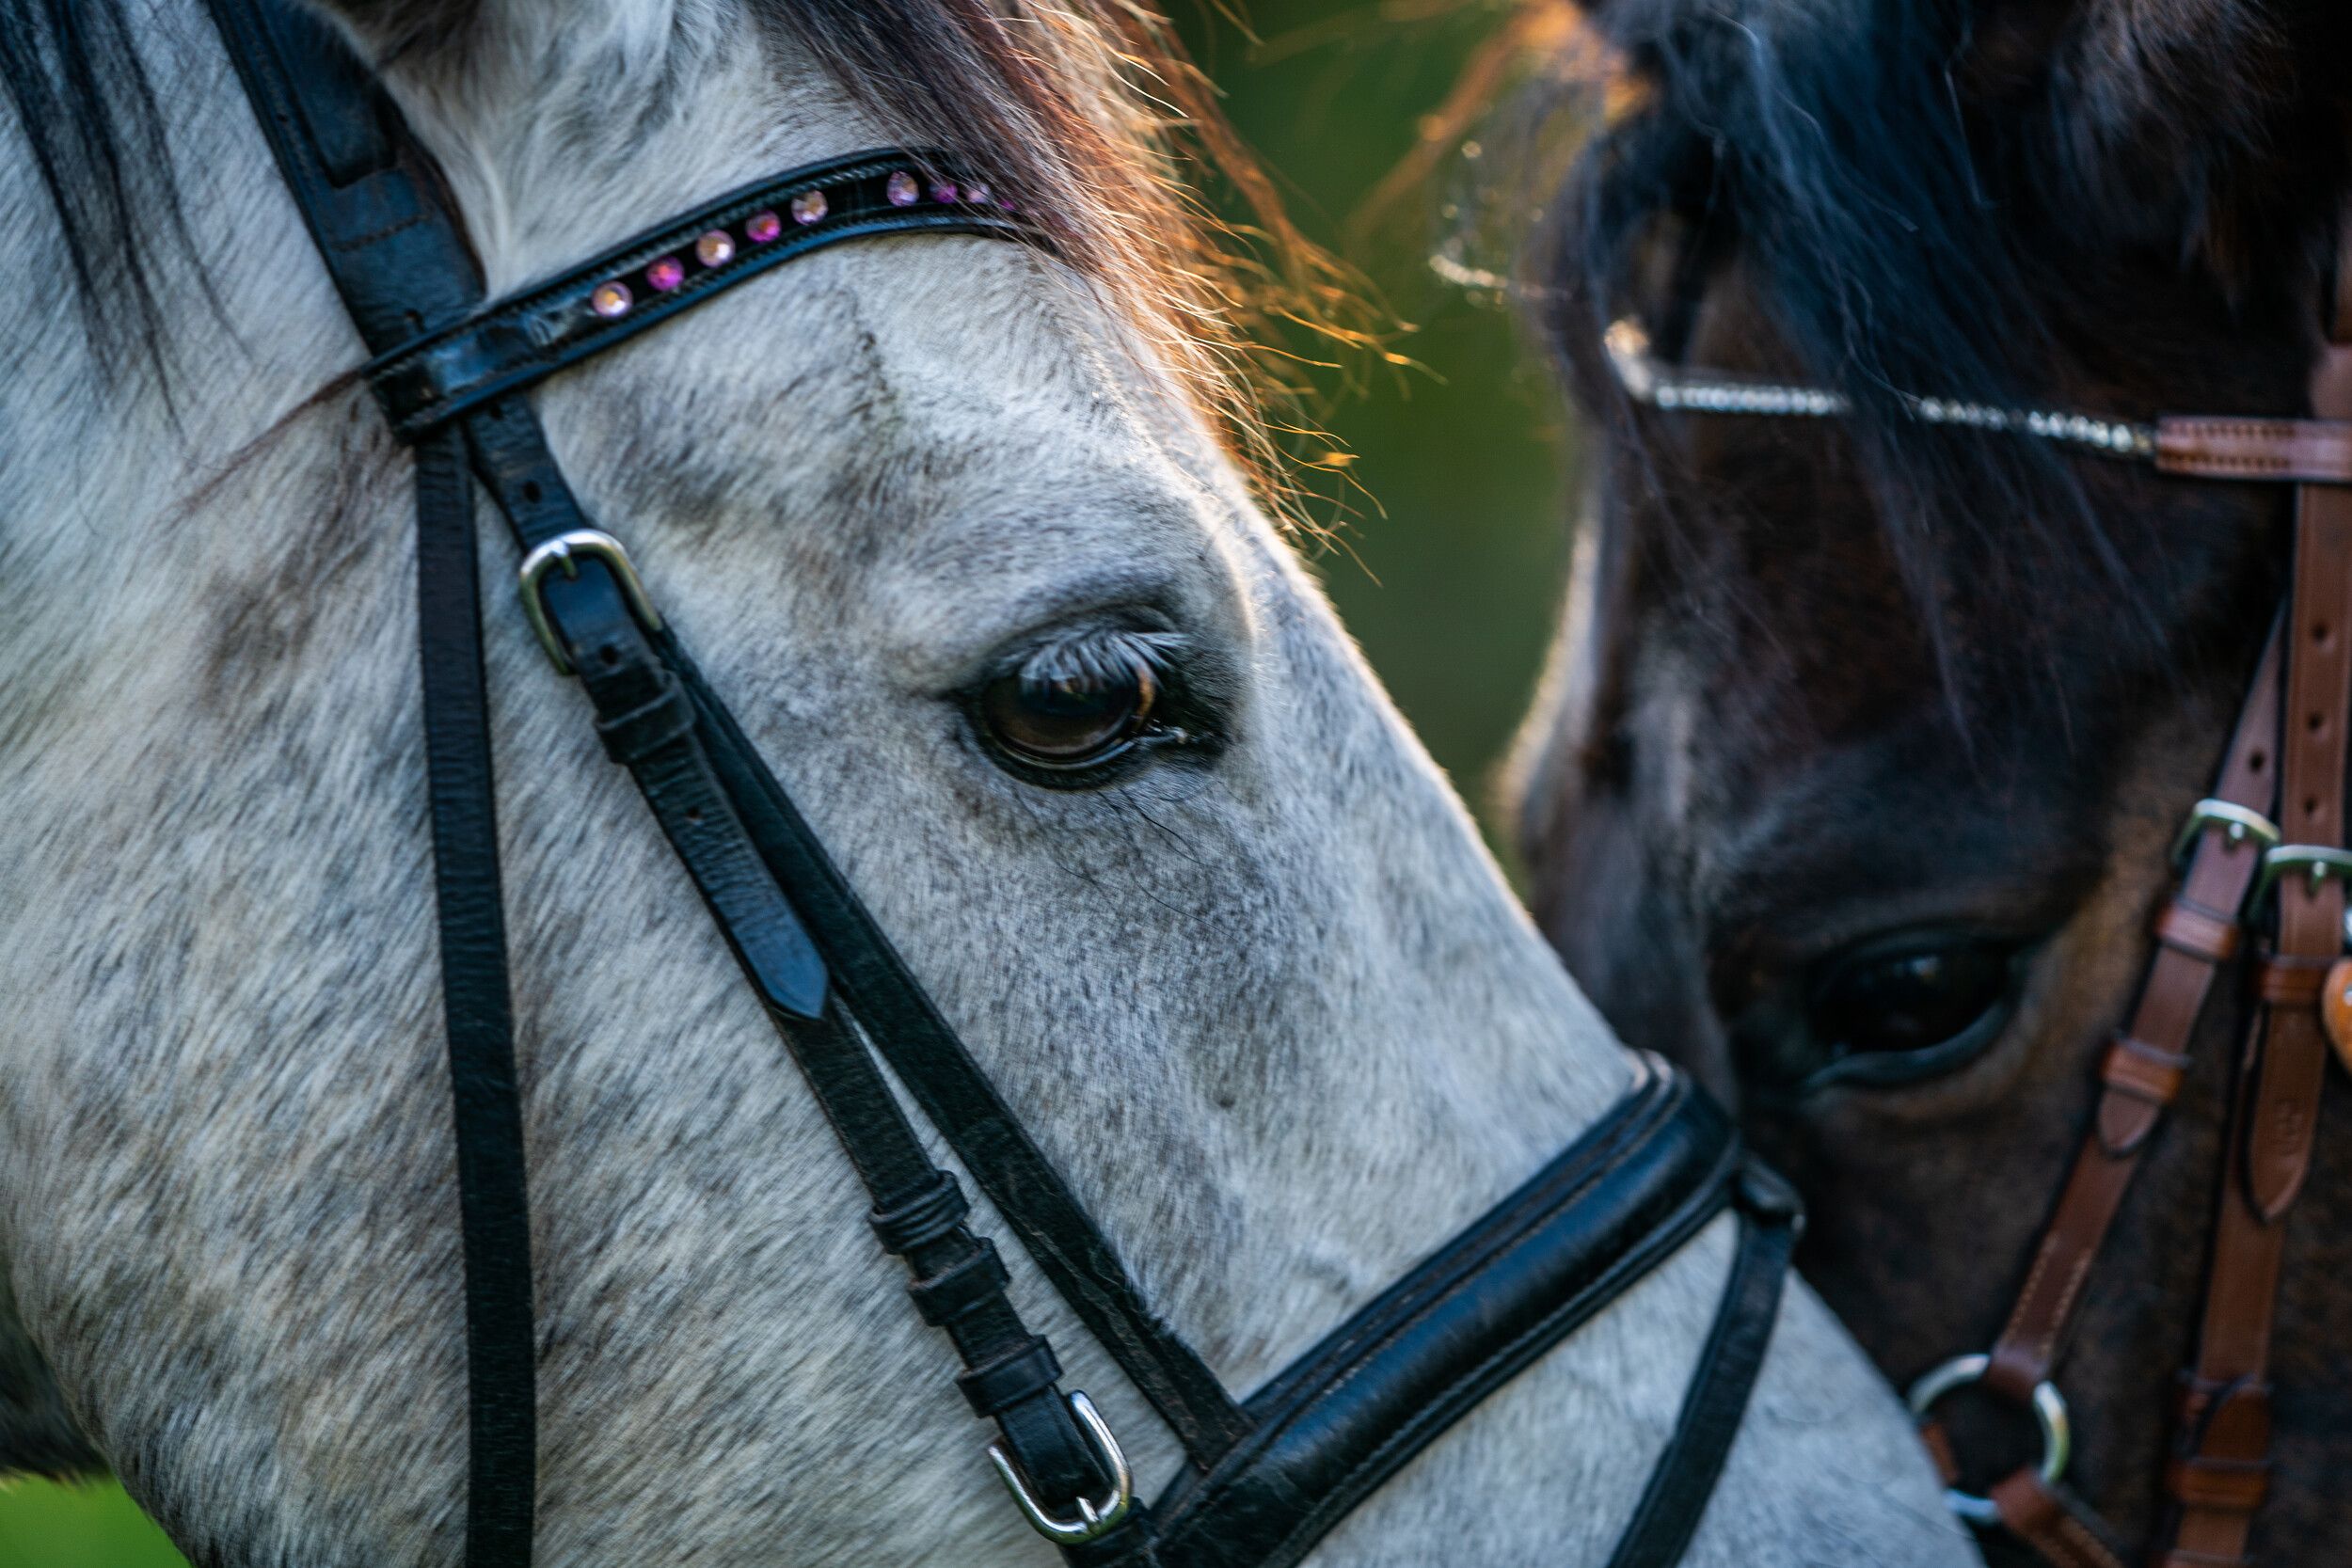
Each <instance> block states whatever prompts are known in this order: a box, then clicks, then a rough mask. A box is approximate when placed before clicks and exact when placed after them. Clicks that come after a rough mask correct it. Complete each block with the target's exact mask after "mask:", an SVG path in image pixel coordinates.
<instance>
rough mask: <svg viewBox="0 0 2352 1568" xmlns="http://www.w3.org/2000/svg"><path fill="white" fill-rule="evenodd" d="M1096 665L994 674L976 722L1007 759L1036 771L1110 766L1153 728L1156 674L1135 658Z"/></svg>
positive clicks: (983, 694)
mask: <svg viewBox="0 0 2352 1568" xmlns="http://www.w3.org/2000/svg"><path fill="white" fill-rule="evenodd" d="M1101 663H1102V666H1103V667H1101V668H1097V669H1091V670H1088V671H1086V672H1085V673H1074V674H1069V675H1063V676H1057V677H1053V678H1044V679H1041V678H1039V677H1038V676H1036V675H1032V674H1028V673H1009V674H1004V675H999V676H997V677H996V678H995V679H994V680H993V681H991V682H989V684H988V685H987V687H986V688H985V689H982V691H981V692H980V701H979V717H980V722H981V724H982V725H983V727H985V729H986V730H987V732H988V737H989V739H991V740H992V741H993V742H994V743H995V744H996V745H997V746H998V747H1000V748H1002V749H1003V750H1004V752H1006V753H1007V754H1009V756H1011V757H1013V758H1015V759H1017V760H1018V761H1021V762H1025V763H1027V764H1029V765H1030V766H1031V767H1035V768H1056V769H1073V768H1091V767H1094V766H1096V765H1098V764H1100V763H1104V762H1108V761H1109V760H1110V759H1111V758H1113V757H1115V756H1117V755H1118V754H1119V753H1120V752H1123V751H1125V750H1126V749H1127V748H1128V747H1129V746H1130V745H1132V744H1133V743H1134V741H1135V740H1136V736H1140V735H1142V734H1143V733H1144V732H1145V731H1146V730H1147V729H1148V728H1150V726H1151V723H1152V707H1153V705H1155V704H1156V703H1157V702H1158V701H1159V695H1160V683H1159V677H1158V676H1157V675H1156V674H1154V673H1152V665H1151V662H1150V660H1148V659H1146V658H1145V657H1142V656H1141V655H1140V654H1137V653H1127V654H1122V655H1120V657H1116V658H1114V659H1107V660H1103V661H1101Z"/></svg>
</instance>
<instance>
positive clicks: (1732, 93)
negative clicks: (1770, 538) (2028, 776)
mask: <svg viewBox="0 0 2352 1568" xmlns="http://www.w3.org/2000/svg"><path fill="white" fill-rule="evenodd" d="M1544 3H1546V0H1538V4H1539V5H1542V4H1544ZM2348 44H2352V40H2347V39H2346V38H2345V36H2344V17H2343V15H2342V14H2341V12H2340V10H2339V9H2338V8H2331V7H2327V6H2324V5H2317V4H2311V3H2307V0H2087V3H2085V4H2081V5H2074V6H2065V7H2019V6H2009V5H2002V4H1995V3H1991V0H1982V3H1980V0H1862V3H1857V4H1851V5H1848V4H1838V5H1827V4H1822V3H1820V0H1735V3H1733V4H1729V5H1725V4H1718V3H1713V0H1709V3H1706V4H1698V3H1693V0H1614V3H1608V4H1600V5H1595V6H1591V7H1588V8H1585V14H1584V15H1583V17H1582V20H1581V25H1580V27H1579V28H1578V30H1577V31H1576V32H1575V33H1574V34H1573V35H1572V39H1571V43H1570V53H1569V58H1568V59H1567V60H1566V61H1565V64H1561V63H1557V62H1555V68H1554V69H1552V70H1550V71H1547V72H1545V73H1544V74H1543V77H1542V83H1543V86H1542V87H1539V89H1538V90H1537V93H1536V105H1535V106H1536V109H1537V110H1538V112H1539V113H1542V114H1549V115H1550V116H1551V117H1553V118H1555V119H1562V120H1565V121H1568V122H1570V123H1571V124H1573V125H1574V126H1576V127H1578V128H1579V129H1578V130H1577V131H1576V132H1574V133H1572V134H1573V135H1574V136H1575V138H1576V139H1577V141H1578V142H1579V145H1580V152H1579V156H1578V159H1577V162H1576V165H1575V167H1574V171H1573V173H1572V174H1571V175H1570V176H1569V179H1568V194H1567V197H1566V198H1565V200H1560V201H1558V202H1557V203H1556V205H1555V209H1554V210H1555V213H1556V216H1555V218H1554V220H1553V222H1552V224H1551V226H1550V227H1549V229H1548V230H1546V231H1545V232H1544V233H1543V234H1542V235H1541V236H1540V237H1539V240H1538V242H1537V244H1536V245H1535V246H1534V250H1533V252H1532V254H1531V255H1530V256H1529V257H1528V259H1527V262H1526V265H1527V267H1528V270H1529V272H1530V273H1531V275H1532V277H1533V278H1534V284H1535V287H1536V290H1537V293H1538V294H1539V296H1540V297H1541V298H1543V299H1544V301H1545V307H1544V309H1545V313H1546V316H1547V321H1546V325H1547V327H1548V329H1549V330H1548V336H1549V337H1550V338H1551V339H1552V340H1553V341H1556V342H1557V343H1559V344H1560V345H1561V346H1562V347H1563V348H1564V350H1565V352H1566V354H1567V356H1568V357H1569V359H1570V361H1571V365H1572V369H1573V370H1574V372H1575V376H1576V380H1577V383H1578V388H1579V391H1580V393H1581V395H1582V396H1583V397H1584V399H1585V400H1586V402H1587V403H1588V404H1590V405H1591V406H1592V408H1593V410H1594V412H1595V413H1596V414H1597V416H1598V418H1599V420H1601V421H1602V422H1603V423H1604V424H1605V425H1606V426H1607V428H1608V429H1609V431H1610V435H1611V438H1612V440H1613V444H1614V445H1615V446H1616V448H1617V449H1618V451H1620V453H1621V454H1622V455H1624V456H1627V457H1629V458H1631V459H1633V460H1634V464H1635V467H1637V468H1641V467H1646V468H1647V469H1649V470H1650V471H1651V472H1652V473H1653V474H1655V473H1656V472H1657V471H1658V470H1659V469H1661V468H1663V469H1666V470H1671V469H1672V467H1673V466H1674V454H1673V452H1672V451H1669V450H1664V449H1662V448H1661V447H1660V445H1659V444H1658V442H1657V436H1659V434H1660V433H1661V432H1660V427H1659V426H1658V424H1657V423H1656V422H1655V421H1643V420H1635V419H1633V418H1631V417H1630V414H1631V410H1630V409H1629V406H1628V405H1627V404H1625V403H1624V402H1623V401H1622V399H1621V398H1620V397H1619V396H1618V394H1617V392H1616V389H1615V388H1614V387H1613V385H1612V383H1611V381H1610V378H1609V376H1608V374H1607V372H1606V366H1605V361H1604V360H1603V358H1602V356H1600V354H1599V352H1598V346H1597V345H1598V341H1599V337H1600V333H1601V331H1602V329H1603V328H1605V327H1606V326H1607V325H1608V324H1609V323H1610V322H1611V321H1613V320H1614V319H1616V318H1618V317H1622V316H1627V315H1633V316H1637V317H1640V318H1643V319H1644V320H1645V324H1646V325H1647V326H1648V327H1649V330H1650V332H1651V335H1652V337H1653V339H1654V340H1655V341H1657V342H1659V343H1660V345H1661V347H1662V348H1663V349H1664V351H1665V352H1667V353H1669V354H1670V355H1677V356H1679V355H1682V354H1684V353H1685V352H1686V351H1687V350H1688V349H1689V348H1690V347H1691V344H1692V337H1693V335H1694V334H1695V333H1697V332H1699V331H1701V330H1702V329H1704V328H1705V327H1706V326H1707V325H1708V323H1709V322H1710V321H1711V322H1712V323H1713V324H1714V325H1716V326H1717V327H1719V328H1720V327H1721V326H1722V325H1723V323H1724V316H1725V315H1726V314H1732V315H1735V316H1738V317H1741V318H1744V320H1745V321H1746V322H1747V324H1748V325H1747V326H1746V327H1745V328H1744V329H1743V330H1744V337H1745V339H1746V341H1747V342H1749V343H1750V344H1752V345H1756V352H1757V353H1758V354H1759V355H1760V356H1762V357H1763V360H1764V363H1762V364H1760V365H1756V366H1751V367H1749V368H1756V369H1765V368H1769V369H1770V370H1771V371H1772V373H1773V374H1774V375H1775V377H1776V378H1783V379H1802V380H1804V381H1808V382H1814V383H1818V384H1821V385H1826V386H1829V387H1832V388H1836V389H1837V390H1839V391H1841V392H1843V393H1845V394H1846V395H1847V397H1848V398H1849V399H1850V400H1851V404H1852V405H1853V408H1854V410H1855V414H1854V418H1853V419H1852V420H1851V421H1848V422H1847V423H1846V424H1845V425H1844V426H1843V429H1842V431H1841V432H1840V435H1841V436H1843V437H1844V438H1845V439H1846V440H1848V441H1849V442H1850V444H1851V450H1852V451H1853V453H1854V455H1855V457H1856V459H1857V460H1858V463H1859V466H1860V468H1861V471H1862V475H1863V477H1864V479H1865V481H1866V483H1867V488H1868V490H1869V493H1870V496H1871V499H1872V503H1873V506H1874V508H1875V511H1876V513H1877V521H1878V526H1879V528H1880V531H1881V532H1882V534H1883V544H1884V548H1885V550H1886V552H1887V558H1888V561H1889V562H1890V563H1891V566H1892V568H1893V569H1894V570H1896V571H1897V572H1898V573H1899V575H1900V576H1901V578H1902V579H1903V582H1904V586H1905V588H1906V591H1907V592H1908V593H1909V594H1910V595H1911V597H1912V599H1913V601H1914V603H1915V605H1916V606H1917V608H1918V611H1919V615H1920V618H1921V625H1922V626H1923V627H1924V628H1925V630H1926V632H1927V634H1928V635H1929V636H1930V637H1931V639H1934V640H1936V641H1937V643H1938V646H1937V648H1936V650H1935V652H1936V655H1937V657H1938V661H1939V667H1940V668H1941V669H1942V670H1943V673H1944V678H1945V679H1946V680H1947V682H1955V681H1960V680H1963V679H1964V678H1965V674H1964V672H1963V670H1962V669H1961V668H1960V667H1961V666H1962V665H1963V664H1964V663H1965V662H1966V661H1967V659H1968V658H1969V657H1972V656H1971V655H1970V654H1969V653H1968V652H1967V651H1966V650H1963V649H1959V648H1957V647H1955V646H1954V645H1952V644H1951V643H1950V641H1949V638H1950V626H1949V625H1948V622H1949V619H1950V616H1949V610H1950V606H1951V604H1952V601H1953V595H1954V594H1956V593H1959V594H1965V593H1967V592H1970V591H1972V590H1973V589H1974V587H1976V586H1977V585H1979V584H1981V583H1985V582H1989V581H1991V580H1992V579H1993V578H1995V577H2000V578H2002V580H2001V581H2000V584H1999V590H1998V592H1999V594H2000V599H2001V603H2002V604H2003V605H2005V606H2007V607H2010V609H2011V610H2013V612H2014V613H2013V617H2012V618H2013V620H2014V623H2015V628H2016V631H2017V633H2018V636H2017V638H2016V639H2015V640H2011V641H2009V642H2007V643H2005V644H2004V653H2003V657H2008V655H2009V654H2010V653H2011V652H2014V653H2016V654H2017V656H2018V657H2017V658H2015V659H2011V660H2010V665H2009V669H2010V673H2014V672H2015V671H2016V670H2017V669H2018V668H2020V661H2021V660H2022V662H2023V665H2024V666H2026V667H2030V666H2031V665H2034V664H2037V663H2040V664H2047V663H2049V662H2051V661H2053V660H2056V659H2058V658H2060V657H2063V656H2062V655H2061V654H2060V653H2059V652H2058V651H2057V650H2055V649H2052V648H2050V647H2047V646H2043V647H2038V648H2036V647H2030V646H2029V645H2030V644H2031V643H2033V642H2034V641H2035V640H2036V639H2037V638H2038V637H2039V636H2040V633H2039V631H2038V630H2037V628H2038V627H2040V626H2046V625H2049V624H2051V623H2052V622H2053V620H2054V619H2057V618H2058V617H2059V615H2060V612H2063V614H2064V615H2067V616H2071V617H2073V618H2075V619H2079V618H2080V617H2081V615H2082V613H2083V609H2084V607H2085V606H2086V605H2097V606H2099V607H2100V609H2099V610H2098V615H2099V618H2100V619H2101V620H2102V621H2103V622H2104V624H2105V625H2104V632H2105V635H2106V636H2107V637H2108V638H2109V639H2110V640H2112V641H2113V642H2114V643H2115V644H2116V645H2117V646H2119V647H2126V646H2128V647H2129V648H2131V649H2133V650H2136V652H2135V653H2134V654H2133V656H2132V657H2148V656H2150V655H2152V654H2158V653H2160V651H2161V639H2162V635H2163V634H2162V632H2161V629H2160V623H2161V620H2162V616H2163V609H2162V607H2161V606H2152V605H2150V604H2148V603H2146V602H2145V597H2144V588H2145V585H2144V583H2143V582H2141V581H2140V580H2138V574H2137V573H2136V571H2135V570H2134V569H2133V568H2132V567H2131V566H2130V564H2129V562H2131V561H2132V560H2133V559H2135V558H2136V557H2137V555H2138V554H2139V553H2140V552H2142V551H2143V550H2144V549H2145V548H2146V547H2147V546H2148V544H2149V543H2150V542H2149V541H2148V540H2147V539H2145V538H2142V537H2138V536H2136V535H2135V534H2134V533H2133V532H2132V528H2133V527H2134V524H2133V523H2132V522H2131V520H2130V519H2119V518H2117V517H2116V516H2115V515H2112V514H2111V513H2109V514H2103V512H2102V510H2101V509H2100V508H2099V507H2098V506H2096V505H2094V504H2093V499H2092V498H2091V497H2090V495H2089V494H2087V492H2086V487H2085V484H2084V482H2083V477H2082V476H2083V472H2084V470H2083V467H2082V463H2081V460H2079V459H2070V458H2067V457H2064V456H2062V455H2059V454H2057V453H2055V452H2053V451H2048V450H2045V449H2041V448H2038V447H2035V446H2032V445H2028V444H2026V443H2021V442H2019V441H2015V440H2010V439H2004V438H1999V437H1992V436H1965V435H1959V434H1955V433H1952V432H1950V431H1947V430H1935V429H1930V428H1928V427H1924V426H1922V425H1921V424H1919V423H1918V422H1917V421H1916V420H1913V419H1912V418H1911V417H1910V415H1909V412H1908V404H1907V400H1908V399H1909V398H1913V397H1938V398H1956V399H1963V400H1968V401H1973V402H1979V403H1984V404H1994V405H1997V406H2007V407H2017V406H2048V405H2050V404H2052V403H2053V402H2054V401H2056V402H2058V403H2060V404H2071V405H2073V406H2080V407H2085V408H2086V411H2089V412H2094V413H2104V414H2108V415H2114V416H2128V417H2133V418H2149V417H2153V415H2155V414H2157V413H2159V412H2180V411H2184V404H2183V402H2182V400H2183V398H2184V397H2188V398H2195V397H2198V396H2200V395H2203V396H2205V397H2208V398H2217V399H2228V400H2230V401H2228V402H2222V403H2218V404H2217V405H2216V407H2215V408H2214V410H2213V411H2217V412H2219V411H2225V410H2226V411H2233V412H2248V413H2257V412H2259V413H2293V412H2296V411H2297V407H2296V404H2297V401H2298V395H2299V388H2298V387H2297V386H2296V383H2295V376H2294V374H2293V373H2292V372H2291V371H2290V373H2288V374H2286V375H2284V376H2280V375H2279V374H2277V373H2276V372H2277V370H2278V369H2279V367H2278V365H2277V364H2276V363H2273V362H2271V361H2275V360H2276V359H2277V358H2278V357H2279V356H2278V354H2277V353H2275V352H2272V353H2270V354H2269V355H2268V356H2267V358H2266V360H2265V364H2264V365H2263V366H2262V368H2261V372H2260V374H2259V375H2256V374H2254V373H2250V372H2244V371H2243V369H2242V367H2233V372H2223V373H2221V374H2218V375H2217V373H2216V372H2215V371H2214V360H2215V358H2216V356H2214V355H2212V354H2211V353H2209V352H2207V344H2208V343H2209V340H2210V339H2211V338H2212V337H2213V336H2214V335H2216V334H2219V333H2223V332H2238V333H2242V334H2243V335H2244V336H2246V337H2247V338H2248V339H2249V340H2252V341H2264V342H2267V343H2270V344H2273V345H2275V344H2277V343H2279V342H2280V341H2286V342H2289V343H2292V344H2294V345H2296V346H2297V347H2299V346H2301V345H2302V344H2304V343H2306V342H2308V341H2309V330H2308V325H2307V324H2308V322H2309V320H2310V317H2311V301H2312V285H2313V280H2314V278H2315V277H2316V275H2317V274H2318V272H2319V271H2320V269H2321V267H2322V266H2323V264H2324V261H2325V257H2326V253H2327V245H2328V237H2329V234H2330V232H2331V229H2332V224H2333V221H2334V218H2335V193H2336V191H2337V189H2338V187H2339V186H2340V184H2341V183H2342V175H2343V170H2344V146H2343V139H2342V136H2341V133H2340V130H2337V129H2333V128H2332V127H2333V126H2334V120H2333V119H2332V118H2331V117H2332V116H2333V115H2334V113H2335V104H2336V102H2337V97H2336V89H2335V88H2334V87H2330V86H2329V85H2328V81H2327V80H2326V79H2325V76H2324V73H2321V72H2315V71H2312V70H2310V69H2309V68H2308V66H2298V65H2297V63H2296V62H2297V61H2309V60H2316V59H2326V58H2331V57H2341V50H2342V49H2343V48H2344V47H2345V46H2347V45H2348ZM1489 161H1490V162H1491V160H1489ZM1532 172H1533V173H1534V175H1535V177H1537V178H1544V177H1545V175H1544V171H1543V170H1541V169H1538V170H1534V171H1532ZM1552 172H1553V173H1554V174H1555V175H1556V172H1557V171H1556V169H1555V170H1553V171H1552ZM1727 279H1728V280H1734V281H1736V284H1737V288H1736V290H1735V289H1731V288H1725V287H1724V284H1725V282H1726V280H1727ZM1733 293H1736V294H1737V298H1736V299H1734V300H1733V301H1732V302H1731V303H1729V304H1727V305H1726V304H1724V296H1725V295H1728V294H1733ZM1709 298H1712V300H1713V301H1714V303H1715V306H1716V309H1715V311H1714V314H1713V316H1712V317H1709V316H1708V315H1706V314H1705V313H1704V311H1703V309H1702V306H1703V302H1704V301H1707V300H1708V299H1709ZM1721 337H1722V333H1721V332H1720V331H1719V332H1718V333H1717V340H1718V343H1720V341H1721ZM2230 373H2235V374H2236V376H2237V379H2236V380H2235V381H2234V382H2231V381H2230V380H2229V379H2228V376H2229V374H2230ZM2265 378H2266V380H2267V383H2268V385H2267V386H2266V387H2265V386H2264V385H2262V384H2261V383H2262V381H2263V380H2265ZM1661 483H1663V482H1662V481H1661ZM2027 559H2030V560H2031V561H2032V562H2034V563H2035V564H2034V566H2033V568H2032V569H2031V570H2018V569H2015V567H2014V565H2013V563H2014V562H2021V561H2024V560H2027ZM1977 610H1978V611H1979V613H1980V612H1981V610H1982V607H1980V606H1979V607H1977Z"/></svg>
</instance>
